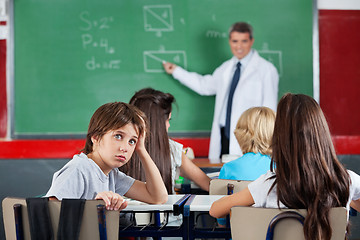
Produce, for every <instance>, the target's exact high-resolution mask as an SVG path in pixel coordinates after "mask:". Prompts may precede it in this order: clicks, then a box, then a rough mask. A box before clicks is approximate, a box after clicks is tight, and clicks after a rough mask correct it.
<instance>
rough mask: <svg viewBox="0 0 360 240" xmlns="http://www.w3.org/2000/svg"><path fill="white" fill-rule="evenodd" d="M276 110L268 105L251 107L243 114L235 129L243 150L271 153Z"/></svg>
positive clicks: (244, 151)
mask: <svg viewBox="0 0 360 240" xmlns="http://www.w3.org/2000/svg"><path fill="white" fill-rule="evenodd" d="M274 123H275V112H274V111H273V110H271V109H270V108H267V107H253V108H249V109H248V110H246V111H245V112H243V114H241V116H240V118H239V120H238V122H237V124H236V129H235V131H234V134H235V137H236V139H237V141H238V143H239V145H240V148H241V150H242V152H243V153H244V154H245V153H248V152H254V153H258V152H259V153H261V154H264V155H271V154H272V149H271V139H272V135H273V132H274Z"/></svg>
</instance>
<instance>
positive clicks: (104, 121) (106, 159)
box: [46, 102, 168, 210]
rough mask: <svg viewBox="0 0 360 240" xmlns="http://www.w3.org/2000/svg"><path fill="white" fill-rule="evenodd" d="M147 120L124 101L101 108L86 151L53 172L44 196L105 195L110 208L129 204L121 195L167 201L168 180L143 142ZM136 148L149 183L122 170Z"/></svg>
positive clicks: (88, 138) (143, 199) (95, 118)
mask: <svg viewBox="0 0 360 240" xmlns="http://www.w3.org/2000/svg"><path fill="white" fill-rule="evenodd" d="M146 121H147V119H146V116H145V115H144V114H143V113H142V112H141V111H140V110H138V109H137V108H136V107H134V106H132V105H129V104H126V103H122V102H113V103H108V104H104V105H102V106H101V107H99V108H98V109H97V110H96V111H95V113H94V115H93V116H92V118H91V120H90V123H89V128H88V133H87V137H86V144H85V148H84V152H83V153H81V154H79V155H75V156H74V157H73V159H72V160H71V161H69V162H68V163H67V164H66V165H65V166H64V167H63V168H62V169H60V170H59V171H58V172H56V173H55V174H54V177H53V181H52V184H51V187H50V189H49V191H48V193H47V194H46V197H51V198H50V199H58V200H61V199H63V198H82V199H103V200H104V201H105V204H106V208H107V209H108V210H119V209H120V210H121V209H123V208H125V207H126V206H127V202H126V201H124V198H123V197H122V196H125V197H128V198H132V199H135V200H139V201H142V202H146V203H153V204H161V203H164V202H166V201H167V198H168V195H167V191H166V188H165V185H164V183H163V181H162V178H161V175H160V173H159V170H158V169H157V167H156V165H155V164H154V162H153V160H152V159H151V157H150V155H149V154H148V152H147V151H146V148H145V145H144V141H145V135H146V125H147V123H146ZM134 151H136V152H137V154H138V155H139V157H140V159H141V161H142V166H143V168H144V171H145V173H146V182H141V181H138V180H135V179H133V178H131V177H129V176H127V175H125V174H124V173H122V172H120V171H119V170H118V168H119V167H121V166H122V165H124V164H125V163H127V162H128V161H129V159H130V158H131V156H132V154H133V152H134Z"/></svg>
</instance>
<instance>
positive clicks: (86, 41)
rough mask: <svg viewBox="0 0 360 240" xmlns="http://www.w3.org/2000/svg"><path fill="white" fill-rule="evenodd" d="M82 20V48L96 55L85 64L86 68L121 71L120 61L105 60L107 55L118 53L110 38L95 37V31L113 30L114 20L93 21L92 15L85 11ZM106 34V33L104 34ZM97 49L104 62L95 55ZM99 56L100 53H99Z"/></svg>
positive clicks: (80, 27)
mask: <svg viewBox="0 0 360 240" xmlns="http://www.w3.org/2000/svg"><path fill="white" fill-rule="evenodd" d="M79 18H80V20H81V21H80V23H81V24H80V26H79V29H80V30H81V32H82V34H81V43H82V48H83V50H84V51H87V52H90V53H93V54H94V55H93V56H91V57H90V59H88V60H87V61H86V62H85V67H86V69H88V70H91V71H92V70H96V69H120V63H121V60H120V59H114V58H111V57H109V58H106V59H104V58H103V56H104V53H105V55H109V56H111V55H113V54H114V53H115V52H116V49H115V47H114V46H113V45H112V44H111V43H110V42H109V39H110V37H108V36H106V35H105V36H103V35H102V36H101V37H97V38H96V37H94V36H95V34H94V31H104V30H106V29H111V24H112V23H114V18H113V17H112V16H106V17H101V18H99V19H92V18H91V16H90V13H89V12H88V11H83V12H81V13H80V15H79ZM105 33H106V32H105V31H104V34H105ZM95 49H101V50H102V51H101V53H102V54H101V56H102V58H101V59H102V60H100V61H99V60H96V59H97V57H99V56H97V55H95V53H98V52H95ZM98 54H99V53H98Z"/></svg>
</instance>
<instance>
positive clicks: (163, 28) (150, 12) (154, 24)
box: [143, 5, 174, 37]
mask: <svg viewBox="0 0 360 240" xmlns="http://www.w3.org/2000/svg"><path fill="white" fill-rule="evenodd" d="M143 10H144V28H145V31H147V32H156V36H158V37H161V33H162V32H171V31H173V30H174V25H173V14H172V6H171V5H152V6H144V7H143Z"/></svg>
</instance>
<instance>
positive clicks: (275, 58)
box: [258, 50, 283, 77]
mask: <svg viewBox="0 0 360 240" xmlns="http://www.w3.org/2000/svg"><path fill="white" fill-rule="evenodd" d="M258 52H259V54H260V56H262V57H263V58H265V59H266V60H268V61H269V62H271V63H272V64H274V66H275V67H276V68H277V70H278V72H279V76H280V77H281V76H283V64H282V52H281V51H274V50H259V51H258Z"/></svg>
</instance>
